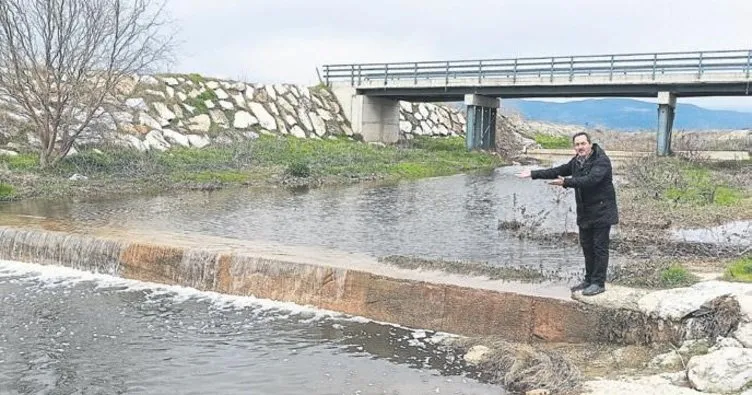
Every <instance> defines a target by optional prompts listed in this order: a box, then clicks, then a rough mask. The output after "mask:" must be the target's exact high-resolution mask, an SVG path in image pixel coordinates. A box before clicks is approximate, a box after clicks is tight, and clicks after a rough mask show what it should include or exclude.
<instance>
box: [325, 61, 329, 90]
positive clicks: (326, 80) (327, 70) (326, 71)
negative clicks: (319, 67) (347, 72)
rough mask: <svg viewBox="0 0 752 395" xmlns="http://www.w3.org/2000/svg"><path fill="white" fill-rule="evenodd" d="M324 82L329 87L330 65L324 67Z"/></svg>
mask: <svg viewBox="0 0 752 395" xmlns="http://www.w3.org/2000/svg"><path fill="white" fill-rule="evenodd" d="M324 81H325V82H326V86H329V65H324Z"/></svg>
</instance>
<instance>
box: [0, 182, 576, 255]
mask: <svg viewBox="0 0 752 395" xmlns="http://www.w3.org/2000/svg"><path fill="white" fill-rule="evenodd" d="M518 171H519V168H514V167H509V168H502V169H498V170H496V171H495V172H493V173H492V174H485V175H458V176H453V177H441V178H432V179H426V180H421V181H417V182H409V183H400V184H398V185H389V186H380V187H372V186H370V187H365V186H352V187H343V188H325V189H317V190H312V191H310V192H307V193H295V192H291V191H289V190H286V189H277V190H263V191H258V190H250V189H245V188H240V189H231V190H223V191H218V192H211V193H209V192H179V193H172V194H166V195H160V196H141V197H136V198H128V199H119V200H109V201H91V202H72V201H66V200H56V201H27V202H19V203H11V204H4V205H0V215H2V214H10V215H26V216H41V217H48V218H56V219H60V220H65V221H72V222H74V223H77V224H91V225H92V226H112V227H126V228H129V229H134V230H136V229H139V228H148V229H151V230H154V229H157V230H163V231H167V232H171V233H199V234H209V235H217V236H223V237H230V238H238V239H245V240H268V241H273V242H277V243H283V244H292V245H318V246H326V247H332V248H336V249H339V250H344V251H349V252H360V253H367V254H371V255H374V256H385V255H394V254H397V255H416V256H421V257H429V258H443V259H461V260H474V261H486V262H491V263H497V264H514V265H530V266H535V267H537V266H545V267H547V268H566V267H569V268H577V269H581V267H582V257H581V253H580V251H579V248H577V247H576V246H571V245H570V246H566V247H562V246H560V245H541V244H538V243H535V242H530V241H521V240H519V239H518V238H516V237H515V236H513V235H511V234H509V233H507V232H504V231H499V230H497V227H498V223H499V220H511V219H517V220H524V219H525V218H527V222H530V221H538V220H540V222H541V224H540V226H541V229H543V230H545V231H550V232H561V231H565V230H566V231H574V230H575V229H576V224H575V218H576V216H575V213H574V197H573V196H572V192H571V191H567V190H563V189H561V188H558V187H552V186H549V185H547V184H546V183H545V182H544V181H530V180H520V179H518V178H517V177H516V176H515V175H514V174H515V173H516V172H518ZM523 209H524V210H525V211H524V215H523V214H522V210H523ZM541 211H543V213H541Z"/></svg>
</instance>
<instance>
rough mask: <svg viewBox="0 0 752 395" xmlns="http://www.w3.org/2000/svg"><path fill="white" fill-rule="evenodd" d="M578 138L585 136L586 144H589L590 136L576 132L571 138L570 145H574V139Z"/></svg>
mask: <svg viewBox="0 0 752 395" xmlns="http://www.w3.org/2000/svg"><path fill="white" fill-rule="evenodd" d="M580 136H585V138H586V139H587V142H588V143H589V142H590V135H589V134H587V132H577V133H575V134H574V136H572V143H574V139H576V138H577V137H580Z"/></svg>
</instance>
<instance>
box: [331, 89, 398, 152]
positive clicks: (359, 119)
mask: <svg viewBox="0 0 752 395" xmlns="http://www.w3.org/2000/svg"><path fill="white" fill-rule="evenodd" d="M332 92H333V93H334V95H335V96H336V97H337V100H338V101H339V103H340V104H341V105H342V109H343V111H344V113H345V117H346V118H347V120H348V121H350V124H351V125H352V129H353V133H354V134H356V135H360V136H362V137H363V141H366V142H380V143H385V144H393V143H396V142H397V141H398V140H399V111H400V106H399V101H398V100H395V99H389V98H382V97H372V96H366V95H359V94H357V91H356V90H355V88H352V87H350V86H347V85H335V86H332Z"/></svg>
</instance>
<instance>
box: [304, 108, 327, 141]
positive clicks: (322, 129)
mask: <svg viewBox="0 0 752 395" xmlns="http://www.w3.org/2000/svg"><path fill="white" fill-rule="evenodd" d="M308 116H309V117H310V118H311V123H312V124H313V130H314V132H316V135H317V136H319V137H324V135H325V134H326V123H324V121H323V120H322V119H321V117H319V116H318V114H316V113H315V112H310V113H308Z"/></svg>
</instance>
